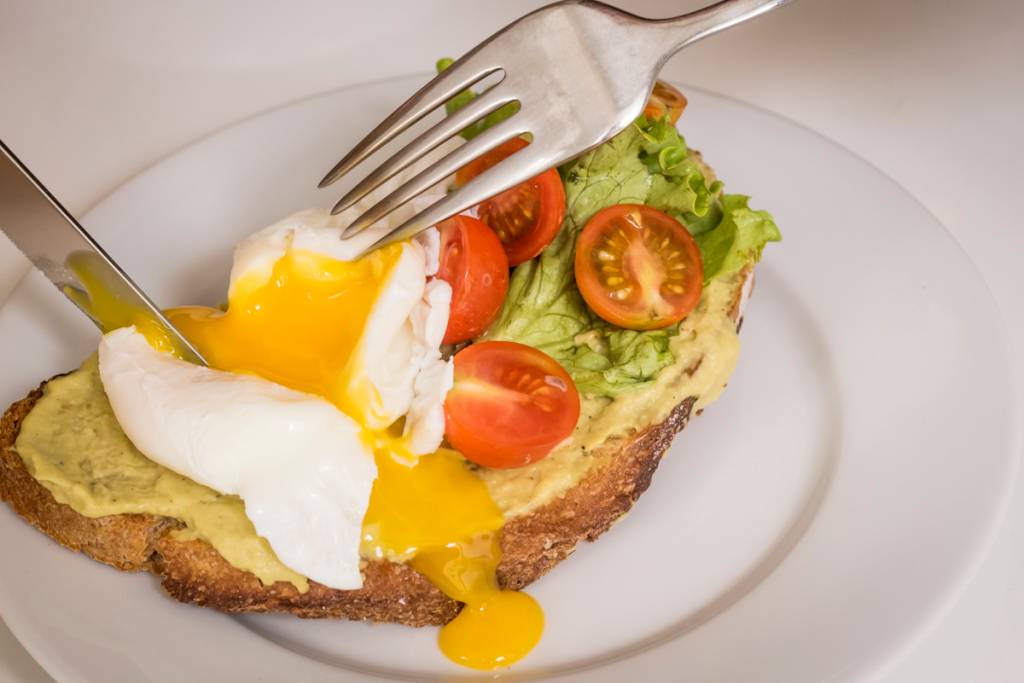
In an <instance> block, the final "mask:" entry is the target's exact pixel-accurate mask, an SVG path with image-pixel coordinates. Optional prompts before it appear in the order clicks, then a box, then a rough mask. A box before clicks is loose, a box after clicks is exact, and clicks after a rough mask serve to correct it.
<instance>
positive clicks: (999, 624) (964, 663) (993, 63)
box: [0, 0, 1024, 683]
mask: <svg viewBox="0 0 1024 683" xmlns="http://www.w3.org/2000/svg"><path fill="white" fill-rule="evenodd" d="M539 4H542V3H540V2H536V1H531V0H505V1H504V2H501V3H498V2H486V3H485V2H478V1H473V0H447V1H445V2H441V1H439V0H433V1H430V2H423V1H414V0H408V1H401V2H395V1H392V2H388V3H355V2H345V1H343V0H342V1H339V0H302V1H293V2H289V3H283V2H270V1H269V0H258V1H246V0H220V1H219V2H208V1H207V0H185V1H179V2H175V3H166V2H158V1H154V0H144V1H139V2H132V1H130V0H124V1H123V2H115V1H113V0H92V1H91V2H88V3H84V2H74V1H72V0H66V1H64V2H58V1H56V0H51V1H50V2H45V3H43V2H35V1H34V0H0V136H2V138H3V139H4V141H5V142H7V143H8V144H9V145H10V146H11V147H12V148H13V149H14V150H16V152H17V153H18V154H19V156H21V157H22V159H23V160H25V161H26V162H27V163H28V164H29V165H30V166H31V167H32V169H33V170H34V171H35V172H36V174H37V175H39V176H40V178H42V179H43V181H44V182H45V183H47V185H49V187H50V188H51V189H52V190H53V191H54V192H55V193H56V194H57V195H58V196H59V197H61V198H62V199H63V200H64V203H65V204H66V205H67V206H68V207H69V208H70V209H71V210H72V211H74V212H76V213H81V212H83V211H84V210H85V209H87V208H88V207H90V206H91V205H92V204H94V203H95V202H96V201H97V200H98V199H99V198H101V197H102V196H104V195H105V194H106V193H108V192H110V191H111V190H112V189H114V188H115V187H116V186H117V185H118V184H119V183H121V182H122V181H124V180H125V179H126V178H128V177H130V176H131V175H133V174H134V173H137V172H138V171H140V170H141V169H143V168H145V167H146V166H148V165H150V164H152V163H153V162H155V161H157V160H158V159H160V158H162V157H163V156H165V155H167V154H169V153H171V152H173V151H174V150H175V149H177V148H179V147H180V146H182V145H184V144H186V143H188V142H190V141H193V140H195V139H197V138H199V137H201V136H203V135H205V134H207V133H209V132H211V131H214V130H216V129H218V128H220V127H223V126H226V125H230V124H231V123H232V122H235V121H238V120H239V119H241V118H244V117H246V116H248V115H250V114H253V113H256V112H259V111H262V110H265V109H267V108H269V107H273V106H275V105H278V104H281V103H285V102H288V101H291V100H294V99H297V98H301V97H303V96H306V95H309V94H312V93H316V92H321V91H325V90H330V89H333V88H336V87H338V86H341V85H344V84H349V83H355V82H360V81H367V80H373V79H376V78H380V77H385V76H390V75H396V74H403V73H411V72H417V71H424V70H426V69H429V68H430V66H431V65H432V64H433V62H434V60H435V59H436V58H437V57H439V56H443V55H452V56H456V55H458V54H460V53H461V52H463V51H464V50H465V49H467V48H468V47H470V46H471V45H472V44H473V43H474V42H476V40H478V39H479V38H481V37H483V36H484V35H486V34H488V33H490V32H491V31H493V30H495V29H497V28H498V27H500V26H501V25H503V24H504V23H507V21H509V20H511V19H513V18H514V17H515V16H517V15H519V14H521V13H522V12H524V11H526V10H527V9H530V8H532V7H535V6H537V5H539ZM621 4H622V5H623V6H625V7H627V8H629V9H631V10H633V11H635V12H637V13H639V14H645V15H648V16H669V15H673V14H679V13H681V12H682V11H685V10H686V9H689V8H692V7H694V6H696V5H697V4H699V2H693V1H692V0H640V1H635V2H627V0H622V2H621ZM424 27H429V32H424V30H423V29H424ZM1022 42H1024V3H1021V2H1018V1H1017V0H979V1H976V2H972V3H963V2H954V1H953V0H930V1H929V0H801V1H800V2H797V3H795V4H793V5H791V6H789V7H786V8H784V9H782V10H780V11H779V12H777V13H775V14H773V15H771V16H768V17H765V18H764V19H762V20H760V21H758V22H756V23H755V24H753V25H749V26H745V27H741V28H739V29H736V30H734V31H732V32H729V33H726V34H724V35H722V36H720V37H716V38H715V39H713V40H710V41H707V42H704V43H701V44H699V45H697V46H695V47H693V48H691V49H689V50H687V51H686V52H685V53H684V54H682V55H678V56H677V57H675V58H674V59H673V61H672V62H671V63H670V64H669V66H668V67H666V73H667V74H669V75H671V76H672V77H674V78H676V79H677V80H680V81H683V82H686V83H692V84H694V85H699V86H702V87H705V88H708V89H711V90H715V91H718V92H721V93H725V94H728V95H731V96H734V97H737V98H739V99H742V100H745V101H748V102H751V103H754V104H757V105H759V106H761V107H764V108H766V109H769V110H772V111H775V112H778V113H780V114H783V115H785V116H788V117H790V118H792V119H794V120H796V121H799V122H802V123H804V124H806V125H808V126H810V127H811V128H814V129H816V130H818V131H819V132H821V133H823V134H825V135H826V136H828V137H831V138H832V139H834V140H836V141H838V142H840V143H841V144H843V145H845V146H846V147H848V148H849V149H851V150H853V151H855V152H857V153H858V154H860V155H862V156H864V157H865V158H867V159H869V160H871V161H872V162H873V163H874V164H876V165H877V166H878V167H879V168H881V169H882V170H883V171H884V172H886V173H887V174H889V175H891V176H892V177H893V178H895V179H896V180H897V181H898V182H900V183H901V184H902V185H903V186H904V187H905V188H907V190H908V191H909V192H911V193H912V194H913V195H915V196H916V197H917V198H918V199H920V200H921V201H922V202H923V203H924V204H925V205H926V206H928V207H929V208H930V209H931V210H932V211H933V212H934V213H935V215H936V216H938V218H939V219H940V220H941V221H942V222H943V223H944V224H945V225H946V226H948V227H949V229H950V230H951V231H952V232H953V233H954V235H955V236H956V237H957V239H958V240H959V241H960V243H961V244H962V245H963V246H964V248H965V249H966V250H967V252H968V253H969V254H970V256H971V257H972V258H973V259H974V261H975V262H976V263H977V264H978V265H979V266H980V268H981V270H982V272H983V273H984V274H985V276H986V278H987V279H988V282H989V285H990V287H991V288H992V290H993V294H994V295H995V297H996V299H997V301H998V303H999V305H1000V307H1001V308H1002V311H1003V314H1004V317H1005V319H1006V323H1007V327H1008V329H1009V332H1010V334H1011V337H1012V339H1013V342H1014V343H1015V345H1016V348H1018V349H1021V350H1024V306H1022V305H1021V302H1020V295H1021V294H1022V293H1024V266H1022V265H1021V263H1022V258H1021V257H1022V255H1024V210H1022V209H1021V208H1019V205H1020V197H1021V195H1022V194H1024V172H1022V171H1021V169H1022V168H1024V164H1022V161H1024V132H1022V130H1021V127H1022V123H1024V45H1022ZM814 172H821V171H820V169H817V170H814ZM177 200H178V201H188V198H187V197H183V198H177ZM765 201H767V200H765ZM849 209H850V210H851V211H863V207H849ZM864 213H865V220H870V211H864ZM822 229H828V226H827V225H823V226H822ZM880 248H884V245H880ZM922 249H923V250H926V245H922ZM923 253H926V251H924V252H923ZM24 269H25V265H24V261H23V260H22V259H21V258H20V256H19V255H18V254H17V253H16V252H15V251H14V250H13V248H11V247H10V245H9V244H8V243H6V241H5V238H4V237H3V236H2V235H0V301H2V299H3V298H4V297H6V295H7V293H8V292H9V291H10V288H11V287H12V286H13V284H14V283H15V282H16V281H17V280H18V279H19V278H20V276H21V274H22V273H23V272H24ZM1021 355H1022V356H1024V354H1021ZM1021 365H1024V358H1022V363H1021V364H1019V365H1018V368H1017V369H1016V371H1017V372H1018V375H1017V376H1018V379H1024V369H1022V368H1021V367H1020V366H1021ZM1021 385H1022V386H1024V381H1022V382H1021ZM1018 488H1020V487H1019V486H1018ZM1021 642H1024V495H1020V494H1018V495H1017V496H1015V499H1014V501H1013V502H1012V503H1011V506H1010V508H1009V512H1008V515H1007V518H1006V519H1005V521H1004V523H1003V524H1002V526H1001V528H1000V530H999V533H998V535H997V537H996V540H995V543H994V545H993V547H992V550H991V552H990V554H989V556H988V557H987V559H986V560H985V562H984V563H983V564H982V566H981V569H980V570H979V572H978V574H977V576H976V577H975V578H974V579H973V581H972V582H971V584H970V585H969V586H968V587H967V589H966V591H965V592H964V593H963V595H962V596H961V597H960V599H959V600H958V601H957V602H956V603H955V604H954V605H952V606H951V607H950V609H949V610H948V612H947V613H946V614H945V616H944V617H943V618H942V619H941V621H940V622H939V623H937V624H935V625H934V627H933V628H932V629H931V630H930V632H928V633H927V634H924V635H923V637H922V639H921V640H920V642H919V643H918V645H917V646H916V647H915V648H914V649H913V650H911V651H910V652H909V653H906V654H905V656H904V657H903V658H902V659H901V660H900V661H899V662H898V663H897V664H896V665H895V666H894V667H893V668H892V669H891V670H890V671H887V672H879V676H878V678H879V680H883V681H885V683H917V682H924V681H927V682H929V683H946V682H950V683H952V682H957V683H959V682H961V681H986V682H987V681H1008V682H1009V681H1021V680H1024V648H1022V647H1021V646H1020V643H1021ZM50 680H51V679H50V678H49V677H48V676H47V675H46V673H45V672H44V671H43V670H42V669H41V668H40V667H39V666H38V665H37V664H36V663H35V662H34V661H33V660H32V658H31V657H30V656H29V655H28V654H27V653H26V652H25V651H24V650H23V649H22V648H21V647H20V646H19V645H18V643H17V641H16V640H15V639H14V638H13V637H12V636H11V635H10V632H9V631H8V630H7V629H6V627H5V626H4V625H3V624H2V623H0V683H8V682H14V681H17V682H18V683H26V682H28V683H39V682H42V681H50Z"/></svg>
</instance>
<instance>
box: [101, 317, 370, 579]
mask: <svg viewBox="0 0 1024 683" xmlns="http://www.w3.org/2000/svg"><path fill="white" fill-rule="evenodd" d="M99 365H100V378H101V379H102V381H103V388H104V390H105V391H106V394H107V398H108V399H109V400H110V405H111V407H112V408H113V410H114V414H115V415H116V416H117V420H118V422H119V423H120V425H121V428H122V429H123V430H124V432H125V434H126V435H127V436H128V438H129V439H131V441H132V443H133V444H135V446H136V447H137V448H138V449H139V450H140V451H141V452H142V453H144V454H145V455H146V456H147V457H148V458H150V459H151V460H153V461H155V462H157V463H160V464H161V465H163V466H165V467H167V468H169V469H171V470H174V471H175V472H178V473H179V474H182V475H184V476H187V477H189V478H190V479H192V480H194V481H197V482H199V483H200V484H204V485H206V486H209V487H210V488H212V489H214V490H216V491H219V492H221V493H226V494H232V495H237V496H239V497H241V498H242V500H243V501H245V511H246V514H247V515H248V516H249V519H251V520H252V523H253V525H254V526H255V527H256V532H257V533H258V534H259V535H260V536H263V537H264V538H266V539H267V541H268V542H269V543H270V546H271V547H272V548H273V549H274V552H275V553H276V554H277V556H278V558H279V559H280V560H281V562H283V563H284V564H285V565H286V566H287V567H289V568H291V569H293V570H294V571H297V572H299V573H301V574H303V575H304V576H306V577H308V578H310V579H313V580H314V581H317V582H319V583H322V584H324V585H326V586H330V587H332V588H340V589H349V588H359V587H360V586H361V585H362V577H361V575H360V573H359V542H360V536H361V529H362V521H363V516H364V515H365V513H366V507H367V505H369V501H370V490H371V488H372V486H373V481H374V480H375V479H376V478H377V467H376V465H375V464H374V460H373V454H372V452H371V451H370V449H369V448H367V446H366V445H365V444H364V443H363V442H362V440H361V438H360V433H361V431H362V428H361V426H360V425H359V424H358V423H357V422H356V421H355V420H354V419H352V418H351V417H349V416H348V415H345V414H344V413H343V412H341V411H340V410H338V409H337V408H336V407H335V406H334V404H332V403H330V402H328V401H327V400H325V399H323V398H320V397H318V396H313V395H311V394H305V393H302V392H298V391H294V390H292V389H289V388H287V387H283V386H281V385H279V384H275V383H274V382H270V381H268V380H265V379H262V378H260V377H256V376H255V375H239V374H235V373H230V372H222V371H220V370H213V369H211V368H205V367H201V366H198V365H193V364H191V363H187V362H185V361H182V360H179V359H177V358H174V357H173V356H171V355H169V354H166V353H162V352H160V351H157V350H156V349H154V348H153V347H152V346H150V345H149V343H148V342H147V341H146V338H145V337H143V336H142V335H141V334H140V333H139V332H137V331H136V330H135V328H134V327H125V328H121V329H119V330H115V331H113V332H110V333H109V334H107V335H105V336H104V337H103V340H102V341H101V342H100V347H99Z"/></svg>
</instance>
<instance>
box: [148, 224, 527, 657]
mask: <svg viewBox="0 0 1024 683" xmlns="http://www.w3.org/2000/svg"><path fill="white" fill-rule="evenodd" d="M403 248H405V247H404V246H403V245H401V244H398V245H392V246H390V247H386V248H384V249H380V250H378V251H375V252H372V253H371V254H369V255H368V256H366V257H363V258H362V259H359V260H358V261H354V262H341V261H336V260H333V259H330V258H328V257H325V256H322V255H319V254H315V253H312V252H304V251H299V250H291V251H289V252H287V253H286V255H285V256H284V257H282V258H281V259H280V260H279V261H278V262H277V263H276V264H275V265H274V268H273V272H272V273H271V276H270V278H269V279H266V278H256V277H253V278H250V279H247V276H243V277H242V278H241V279H240V280H239V281H238V282H236V283H235V285H234V286H233V288H232V291H231V295H230V298H229V302H228V307H227V310H226V311H220V310H218V309H212V308H204V307H190V308H179V309H174V310H171V311H169V312H168V317H169V318H170V319H171V321H172V322H173V323H174V324H175V325H176V326H177V327H178V329H180V330H181V331H182V333H184V335H185V336H186V337H187V338H188V339H189V340H190V341H191V342H192V343H193V344H194V345H195V346H196V348H197V349H198V350H199V352H200V353H201V354H203V356H204V357H205V358H206V359H207V361H208V362H209V364H210V365H211V366H212V367H215V368H218V369H221V370H227V371H232V372H243V373H254V374H257V375H260V376H262V377H264V378H266V379H269V380H272V381H274V382H277V383H278V384H282V385H284V386H287V387H291V388H293V389H297V390H299V391H303V392H307V393H311V394H317V395H320V396H323V397H325V398H326V399H328V400H329V401H331V402H333V403H334V404H335V405H337V406H338V407H339V408H340V409H341V410H342V411H344V412H345V413H346V414H348V415H349V416H351V417H352V418H353V419H356V420H357V421H359V422H360V424H362V425H363V427H364V436H365V439H364V440H365V442H366V443H367V444H370V445H371V446H372V448H373V450H374V457H375V460H376V463H377V468H378V478H377V481H376V482H375V483H374V487H373V491H372V493H371V496H370V505H369V508H368V510H367V512H366V515H365V517H364V520H363V541H362V547H361V551H362V554H363V555H364V556H365V557H370V558H382V559H389V560H398V561H408V562H410V563H411V565H412V567H413V568H414V569H416V570H417V571H418V572H420V573H421V574H423V575H424V576H426V577H427V578H428V579H429V580H430V581H431V582H432V583H433V584H434V585H435V586H437V587H438V588H439V589H440V590H441V591H443V592H444V593H445V594H447V595H448V596H449V597H451V598H453V599H455V600H458V601H460V602H463V603H465V608H464V609H463V610H462V611H461V612H460V614H459V615H458V616H457V617H456V618H455V619H454V620H452V621H451V622H450V623H449V624H447V625H446V626H444V627H443V628H442V629H441V633H440V635H439V638H438V643H439V646H440V648H441V650H442V652H444V654H445V655H446V656H447V657H449V658H450V659H452V660H453V661H455V662H457V663H459V664H462V665H464V666H468V667H472V668H476V669H494V668H498V667H502V666H508V665H510V664H512V663H513V662H515V661H516V660H518V659H520V658H522V657H523V656H525V655H526V654H527V653H528V652H529V651H530V650H531V649H532V648H533V647H534V645H536V644H537V642H538V641H539V639H540V635H541V631H542V630H543V624H544V618H543V613H542V612H541V609H540V607H539V605H538V604H537V602H536V601H535V600H534V599H533V598H531V597H530V596H528V595H526V594H525V593H519V592H515V591H504V590H501V589H500V588H499V586H498V582H497V578H496V568H497V565H498V562H499V560H500V558H501V552H500V545H499V542H498V539H499V535H500V530H501V527H502V525H503V523H504V519H503V517H502V514H501V511H500V510H499V509H498V507H497V505H495V503H494V501H493V500H492V499H491V497H490V495H489V494H488V492H487V488H486V486H485V485H484V483H483V481H482V480H481V479H480V478H479V477H477V476H476V475H475V474H473V473H472V472H471V471H470V470H469V469H468V467H467V466H466V462H465V460H464V459H463V458H462V457H461V456H459V455H458V454H457V453H456V452H454V451H451V450H448V449H440V450H439V451H437V452H436V453H433V454H430V455H425V456H419V457H416V456H413V455H411V454H410V453H409V452H408V451H407V450H406V449H405V447H404V444H403V442H402V440H401V437H400V436H399V434H398V432H400V429H398V425H392V426H391V428H389V429H385V430H376V431H375V430H371V429H369V428H367V426H366V424H365V422H363V421H362V420H361V419H360V417H359V416H360V415H362V414H363V411H361V410H360V409H359V406H357V405H354V401H357V400H358V393H359V392H353V391H351V386H352V382H353V378H354V377H356V376H357V375H358V373H359V370H360V367H359V366H360V360H361V359H360V358H359V347H360V343H361V342H362V341H363V340H362V339H361V338H362V335H363V330H364V328H365V327H366V324H367V320H368V318H369V316H370V314H371V312H372V310H373V306H374V303H375V301H376V300H377V299H378V297H379V296H380V294H381V292H382V291H383V290H384V288H385V287H386V286H388V282H389V274H390V272H391V270H392V268H393V267H394V266H395V264H396V263H397V262H398V259H399V258H400V256H401V254H402V249H403ZM368 343H373V341H372V340H370V341H369V342H368Z"/></svg>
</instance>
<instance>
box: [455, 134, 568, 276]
mask: <svg viewBox="0 0 1024 683" xmlns="http://www.w3.org/2000/svg"><path fill="white" fill-rule="evenodd" d="M528 144H529V143H528V142H527V141H526V140H523V139H522V138H512V139H511V140H508V141H507V142H505V143H503V144H501V145H499V146H497V147H495V148H494V149H492V150H491V151H490V152H488V153H487V154H484V155H483V156H482V157H479V158H478V159H475V160H473V161H471V162H470V163H468V164H466V165H465V166H464V167H463V168H461V169H459V171H458V173H456V174H455V184H456V185H459V186H462V185H465V184H466V183H468V182H469V181H470V180H472V179H473V178H475V177H476V176H478V175H480V174H481V173H483V172H484V171H486V170H487V169H489V168H490V167H491V166H494V165H495V164H497V163H498V162H499V161H501V160H503V159H505V158H506V157H509V156H512V155H513V154H515V153H516V152H518V151H519V150H521V149H522V148H523V147H526V146H527V145H528ZM477 215H479V216H480V220H482V221H483V222H484V223H486V224H487V225H488V226H490V227H491V229H492V230H494V232H496V233H498V237H499V238H500V239H501V243H502V244H503V245H505V252H506V253H507V254H508V262H509V265H512V266H516V265H519V264H520V263H522V262H523V261H529V260H530V259H532V258H533V257H534V256H536V255H537V254H539V253H540V252H542V251H544V247H546V246H548V244H550V243H551V240H553V239H554V238H555V235H557V234H558V230H559V228H561V227H562V218H564V217H565V188H563V187H562V179H561V178H560V177H559V176H558V171H557V170H555V169H553V168H551V169H548V170H547V171H544V172H543V173H541V174H540V175H538V176H536V177H534V178H532V179H530V180H527V181H526V182H525V183H523V184H521V185H517V186H516V187H513V188H511V189H509V190H505V191H504V192H502V193H501V194H499V195H496V196H494V197H491V198H490V199H488V200H487V201H485V202H483V203H482V204H480V206H478V207H477Z"/></svg>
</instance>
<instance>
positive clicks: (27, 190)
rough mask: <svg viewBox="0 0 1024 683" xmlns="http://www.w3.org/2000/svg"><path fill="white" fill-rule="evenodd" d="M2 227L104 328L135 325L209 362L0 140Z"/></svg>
mask: <svg viewBox="0 0 1024 683" xmlns="http://www.w3.org/2000/svg"><path fill="white" fill-rule="evenodd" d="M0 230H3V232H4V233H5V234H6V235H7V236H8V237H10V238H11V241H12V242H14V244H15V245H16V246H17V247H18V248H19V249H21V251H22V252H24V254H25V255H26V256H27V257H28V258H29V260H31V261H32V263H33V264H34V265H35V267H36V268H38V269H39V270H40V271H42V273H43V275H45V276H46V277H47V278H49V279H50V281H51V282H52V283H53V284H54V285H56V286H57V289H59V290H60V291H61V293H63V294H64V295H65V296H66V297H68V298H69V299H70V300H71V301H72V303H74V304H75V305H76V306H78V308H79V309H81V311H82V312H83V313H85V314H86V315H87V316H89V319H90V320H92V321H93V322H94V323H96V325H97V327H99V328H100V330H102V331H104V332H109V331H110V330H112V329H116V328H118V327H124V326H126V325H135V326H136V328H137V329H138V330H139V331H140V332H142V333H143V334H145V335H146V337H147V338H148V339H149V340H150V342H151V343H153V344H154V345H156V346H157V347H158V348H161V349H164V350H167V351H171V352H173V353H176V354H177V355H178V356H179V357H181V358H183V359H185V360H187V361H191V362H193V363H197V364H200V365H206V361H205V360H204V359H203V357H202V356H201V355H200V354H199V352H198V351H196V349H195V347H193V346H192V344H190V343H189V341H188V340H187V339H185V337H184V336H183V335H182V334H181V332H180V331H178V329H177V328H176V327H175V326H174V325H173V324H172V323H171V322H170V321H169V320H168V319H167V317H166V316H164V314H163V313H162V312H161V311H160V309H159V308H157V307H156V305H154V304H153V302H152V301H151V300H150V299H149V297H147V296H146V294H145V293H144V292H143V291H142V290H141V289H139V287H138V285H136V284H135V283H134V282H132V280H131V278H129V277H128V275H127V274H125V272H124V271H123V270H121V268H120V266H118V265H117V263H115V262H114V260H113V259H112V258H110V256H109V255H107V253H106V252H105V251H103V249H102V247H100V245H99V244H98V243H97V242H96V240H94V239H93V238H92V237H91V236H90V235H89V233H87V232H86V231H85V228H83V227H82V226H81V225H80V224H79V223H78V221H77V220H75V217H74V216H72V215H71V214H70V213H69V212H68V211H67V209H65V208H64V207H63V206H61V204H60V202H59V201H57V198H56V197H54V196H53V195H52V194H51V193H50V191H49V190H47V189H46V187H44V186H43V184H42V183H41V182H39V180H38V179H37V178H36V177H35V176H34V175H32V172H31V171H29V170H28V168H26V167H25V165H24V164H23V163H21V161H19V160H18V157H16V156H15V155H14V152H12V151H11V150H10V148H8V147H7V145H5V144H4V143H3V141H2V140H0Z"/></svg>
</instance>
